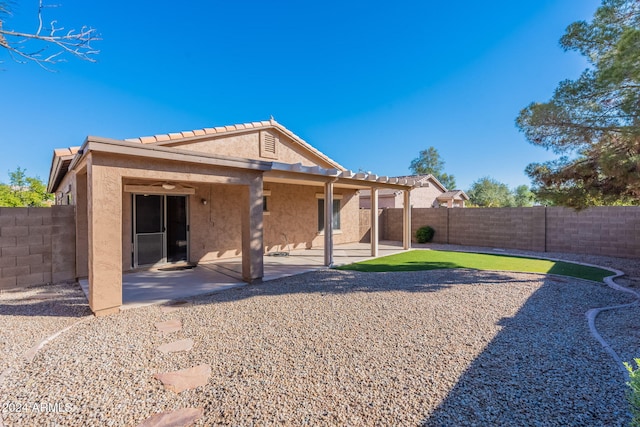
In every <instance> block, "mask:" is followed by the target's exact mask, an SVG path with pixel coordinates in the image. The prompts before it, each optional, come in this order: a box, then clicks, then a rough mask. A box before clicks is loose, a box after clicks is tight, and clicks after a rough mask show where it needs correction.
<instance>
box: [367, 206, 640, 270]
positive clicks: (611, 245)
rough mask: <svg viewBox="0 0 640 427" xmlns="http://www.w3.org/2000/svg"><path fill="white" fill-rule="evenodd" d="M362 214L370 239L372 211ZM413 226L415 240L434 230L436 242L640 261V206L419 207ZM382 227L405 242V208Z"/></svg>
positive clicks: (386, 235)
mask: <svg viewBox="0 0 640 427" xmlns="http://www.w3.org/2000/svg"><path fill="white" fill-rule="evenodd" d="M362 211H366V213H365V212H361V218H362V219H363V221H367V222H362V223H361V225H362V227H361V229H360V235H361V236H364V235H366V234H367V233H368V228H367V224H368V220H367V219H366V218H367V215H368V214H369V210H365V209H363V210H362ZM411 223H412V227H411V228H412V236H413V238H414V239H415V232H416V230H417V229H418V228H420V227H422V226H425V225H430V226H431V227H433V228H434V229H435V235H434V238H433V242H434V243H450V244H456V245H467V246H484V247H489V248H505V249H522V250H531V251H538V252H568V253H579V254H590V255H606V256H615V257H623V258H640V207H638V206H606V207H594V208H589V209H585V210H583V211H575V210H573V209H569V208H562V207H542V206H539V207H531V208H477V209H476V208H466V209H444V208H436V209H416V208H414V209H413V210H412V221H411ZM381 224H384V227H382V229H381V233H380V239H381V240H396V241H401V240H402V209H384V210H383V211H382V218H381Z"/></svg>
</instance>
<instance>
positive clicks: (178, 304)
mask: <svg viewBox="0 0 640 427" xmlns="http://www.w3.org/2000/svg"><path fill="white" fill-rule="evenodd" d="M192 305H193V304H191V303H190V302H188V301H175V302H172V303H169V304H167V305H163V306H162V307H160V311H162V312H163V313H173V312H174V311H177V310H180V309H181V308H183V307H190V306H192Z"/></svg>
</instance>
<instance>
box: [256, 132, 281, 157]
mask: <svg viewBox="0 0 640 427" xmlns="http://www.w3.org/2000/svg"><path fill="white" fill-rule="evenodd" d="M278 142H279V141H278V137H277V136H276V135H274V134H272V133H271V132H268V131H263V132H260V157H267V158H269V159H277V158H278V152H277V150H278Z"/></svg>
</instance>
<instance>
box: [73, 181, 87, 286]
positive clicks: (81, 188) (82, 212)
mask: <svg viewBox="0 0 640 427" xmlns="http://www.w3.org/2000/svg"><path fill="white" fill-rule="evenodd" d="M87 213H88V208H87V174H86V173H83V174H76V278H78V277H87V276H88V274H89V273H88V270H87V268H88V267H87V263H88V261H87V255H88V253H89V248H88V231H87Z"/></svg>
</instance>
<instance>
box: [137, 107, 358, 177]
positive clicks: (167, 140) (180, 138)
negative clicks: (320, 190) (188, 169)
mask: <svg viewBox="0 0 640 427" xmlns="http://www.w3.org/2000/svg"><path fill="white" fill-rule="evenodd" d="M265 129H274V130H276V131H278V132H280V133H282V134H283V135H285V136H287V137H288V138H289V139H290V140H292V141H293V142H294V143H295V144H297V145H298V146H299V147H301V148H302V149H303V150H305V151H308V152H310V153H312V154H313V155H314V156H316V157H319V158H321V159H322V160H324V161H325V162H327V163H328V164H329V165H331V167H332V168H334V169H338V170H342V171H346V170H347V169H346V168H345V167H344V166H342V165H341V164H340V163H338V162H336V161H335V160H333V159H331V158H330V157H329V156H327V155H326V154H324V153H323V152H321V151H319V150H318V149H316V148H314V147H313V146H312V145H311V144H309V143H308V142H306V141H305V140H304V139H302V138H300V137H299V136H298V135H296V134H295V133H293V132H291V131H290V130H289V129H287V128H286V127H284V126H283V125H281V124H280V123H278V122H277V121H275V119H273V118H271V119H270V120H263V121H260V122H249V123H241V124H235V125H229V126H218V127H214V128H203V129H195V130H189V131H183V132H174V133H163V134H158V135H151V136H142V137H138V138H128V139H125V141H129V142H140V143H142V144H154V145H169V146H170V145H173V144H180V143H187V142H193V141H198V140H202V139H207V137H212V136H223V135H224V136H229V135H233V134H237V133H246V132H248V131H255V130H265Z"/></svg>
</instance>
